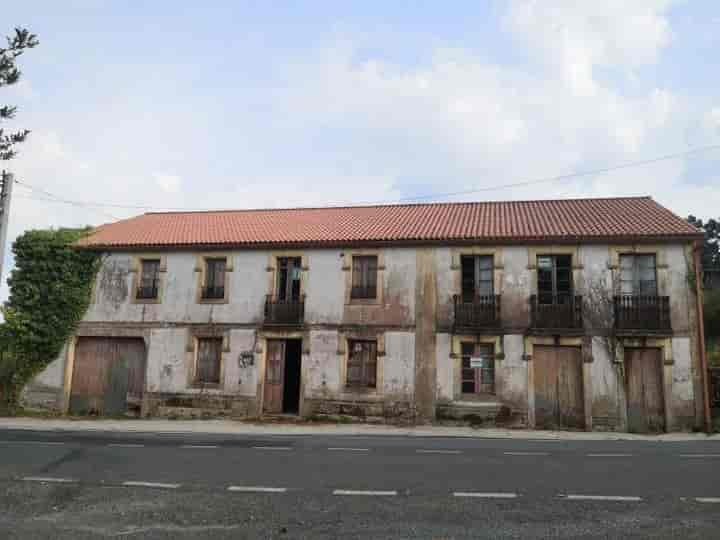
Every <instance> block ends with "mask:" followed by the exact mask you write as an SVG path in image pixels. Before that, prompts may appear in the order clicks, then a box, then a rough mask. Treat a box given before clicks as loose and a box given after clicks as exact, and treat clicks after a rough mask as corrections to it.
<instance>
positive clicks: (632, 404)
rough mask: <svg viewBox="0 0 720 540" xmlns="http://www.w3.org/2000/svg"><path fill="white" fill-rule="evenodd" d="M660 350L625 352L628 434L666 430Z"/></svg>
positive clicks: (631, 350)
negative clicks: (629, 432)
mask: <svg viewBox="0 0 720 540" xmlns="http://www.w3.org/2000/svg"><path fill="white" fill-rule="evenodd" d="M662 369H663V367H662V351H661V350H660V349H651V348H643V349H625V390H626V395H627V406H628V410H627V417H628V431H631V432H634V433H657V432H661V431H663V430H664V429H665V402H664V397H663V383H662Z"/></svg>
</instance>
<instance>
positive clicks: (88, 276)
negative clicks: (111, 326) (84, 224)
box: [0, 229, 101, 411]
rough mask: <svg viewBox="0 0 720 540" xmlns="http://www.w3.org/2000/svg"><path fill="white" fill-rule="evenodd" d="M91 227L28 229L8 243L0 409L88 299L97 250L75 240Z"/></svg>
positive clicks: (42, 364)
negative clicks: (10, 258)
mask: <svg viewBox="0 0 720 540" xmlns="http://www.w3.org/2000/svg"><path fill="white" fill-rule="evenodd" d="M89 231H90V229H57V230H30V231H26V232H25V233H23V234H22V235H20V236H19V237H18V238H17V239H16V240H15V242H14V243H13V254H14V255H15V268H14V269H13V270H12V272H11V273H10V278H9V279H8V284H9V285H10V297H9V298H8V301H7V302H6V303H5V305H4V307H3V309H2V313H3V315H4V318H5V322H4V323H2V324H0V353H1V354H0V410H9V411H12V410H13V409H15V408H16V407H17V404H18V400H19V396H20V393H21V391H22V389H23V387H24V386H25V384H26V383H27V382H29V381H30V380H31V379H32V378H33V377H34V376H35V375H37V374H38V373H40V372H41V371H42V370H43V369H45V368H46V367H47V366H48V364H50V362H52V361H53V360H54V359H55V358H57V356H58V355H59V354H60V351H61V350H62V348H63V345H64V344H65V343H66V342H67V340H68V338H69V337H70V336H71V335H72V333H73V332H74V330H75V327H76V326H77V324H78V322H79V321H80V319H82V317H83V315H84V314H85V311H86V310H87V308H88V305H89V303H90V295H91V291H92V285H93V282H94V279H95V275H96V274H97V272H98V270H99V267H100V260H101V257H100V255H99V254H97V253H95V252H92V251H89V250H82V249H77V248H76V247H75V244H76V243H77V241H78V240H80V239H81V238H83V237H84V236H85V235H86V234H88V232H89Z"/></svg>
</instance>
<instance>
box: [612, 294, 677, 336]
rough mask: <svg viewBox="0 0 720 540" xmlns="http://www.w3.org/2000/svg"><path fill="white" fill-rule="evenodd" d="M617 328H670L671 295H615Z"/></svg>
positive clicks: (666, 329)
mask: <svg viewBox="0 0 720 540" xmlns="http://www.w3.org/2000/svg"><path fill="white" fill-rule="evenodd" d="M614 304H615V328H616V329H618V330H665V331H668V330H670V328H671V327H670V297H668V296H656V295H621V296H615V298H614Z"/></svg>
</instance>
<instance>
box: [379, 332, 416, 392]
mask: <svg viewBox="0 0 720 540" xmlns="http://www.w3.org/2000/svg"><path fill="white" fill-rule="evenodd" d="M382 363H383V393H384V394H385V396H386V397H388V398H393V399H398V398H399V399H412V398H413V393H414V387H415V334H414V333H412V332H386V333H385V356H384V357H383V358H382Z"/></svg>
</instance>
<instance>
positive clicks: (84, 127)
mask: <svg viewBox="0 0 720 540" xmlns="http://www.w3.org/2000/svg"><path fill="white" fill-rule="evenodd" d="M6 4H7V5H4V6H3V8H2V12H3V24H2V25H0V35H1V34H3V33H4V34H6V35H9V34H10V33H11V32H12V29H13V27H15V26H23V27H26V28H28V29H30V30H31V31H32V32H34V33H36V34H37V35H38V38H39V40H40V45H39V47H37V48H36V49H33V50H31V51H28V52H27V53H26V54H25V55H23V56H22V57H21V62H20V66H21V68H22V69H23V72H24V78H23V80H22V82H21V83H20V84H18V85H16V86H13V87H7V88H3V89H2V90H1V91H0V104H14V105H17V106H18V113H17V118H16V120H15V121H14V122H13V124H11V125H10V127H17V128H27V129H30V130H32V133H31V135H30V137H29V138H28V140H27V142H26V143H24V144H23V145H22V146H21V147H20V148H19V150H20V155H19V157H18V158H17V159H16V160H13V161H11V162H6V163H4V164H3V166H4V167H6V168H7V169H9V170H11V171H12V172H13V173H14V174H15V175H16V177H17V178H18V179H19V180H20V181H22V182H24V183H25V184H27V185H31V186H34V187H35V190H34V191H33V190H31V189H30V188H28V187H26V186H21V185H20V184H17V185H16V186H15V190H14V198H13V203H12V209H11V214H10V228H9V240H10V241H12V239H14V238H15V237H16V236H17V235H18V234H20V233H21V232H22V231H24V230H26V229H29V228H46V227H58V226H82V225H96V224H100V223H105V222H108V221H112V220H114V219H117V218H125V217H129V216H132V215H135V214H138V213H142V212H144V211H146V209H144V208H138V207H148V208H147V209H158V210H159V209H210V208H252V207H288V206H307V205H326V204H340V203H345V204H356V203H376V202H378V203H379V202H394V201H400V200H410V201H411V200H422V201H425V200H436V201H457V200H509V199H537V198H565V197H596V196H625V195H651V196H652V197H654V198H655V199H656V200H657V201H659V202H660V203H661V204H663V205H665V206H667V207H669V208H670V209H672V210H673V211H675V212H676V213H678V214H680V215H682V216H686V215H687V214H690V213H692V214H694V215H696V216H699V217H702V218H708V217H718V216H720V149H717V148H716V149H711V150H705V151H700V152H694V153H692V154H688V155H686V156H684V157H682V158H679V159H673V160H663V161H657V162H655V163H652V164H648V165H644V166H637V167H627V168H621V169H618V170H615V171H612V172H608V173H603V174H600V173H598V174H586V175H582V176H577V177H570V178H565V179H563V180H559V181H553V182H544V183H535V184H530V185H527V186H523V187H515V188H510V189H490V188H493V187H496V186H501V185H505V184H512V183H518V182H524V181H532V180H539V179H543V178H548V177H554V176H558V175H568V174H572V173H574V172H586V171H594V170H598V169H604V168H613V167H616V166H618V165H623V164H626V163H633V162H637V161H645V160H651V159H653V158H657V157H660V156H665V155H668V154H677V153H682V152H686V151H688V150H693V149H696V148H702V147H706V146H711V145H718V144H720V93H719V92H718V89H720V69H718V67H719V66H718V63H719V62H720V56H718V54H717V51H718V50H719V47H720V3H719V2H716V1H714V0H708V1H702V0H696V1H690V0H686V1H674V2H673V1H669V0H633V1H627V0H622V1H616V0H605V1H603V2H597V1H594V0H587V1H570V0H567V1H559V0H558V1H554V0H544V1H532V0H527V1H525V0H522V1H521V0H518V1H492V0H488V1H464V0H462V1H461V0H457V1H453V0H446V1H442V2H440V1H432V2H430V1H428V2H423V1H420V0H416V1H404V0H394V1H393V2H387V1H386V0H381V1H374V0H362V1H357V2H349V1H348V2H337V1H319V0H318V1H313V0H307V1H304V2H299V1H282V0H277V1H273V2H264V1H257V2H250V1H239V0H232V1H231V0H209V1H206V2H189V1H185V0H175V1H161V0H154V1H152V2H126V1H120V0H65V1H63V2H57V1H55V0H48V1H34V0H24V1H22V2H6ZM40 190H43V191H44V192H45V193H49V194H51V195H52V196H50V195H46V194H45V193H43V191H40ZM472 190H476V191H475V192H473V193H468V192H469V191H472ZM459 191H460V192H464V194H463V195H451V196H448V195H445V194H448V193H456V192H459ZM58 198H61V199H66V200H72V201H79V202H82V203H103V204H107V205H115V206H102V207H101V206H93V205H89V204H73V205H70V204H62V203H59V202H57V199H58ZM48 199H54V202H53V201H51V200H48ZM120 205H129V206H135V207H136V208H122V207H120ZM11 265H12V257H11V255H10V253H9V249H8V250H7V255H6V268H7V267H8V266H11ZM6 295H7V288H6V285H4V278H3V288H0V298H4V297H6Z"/></svg>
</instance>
